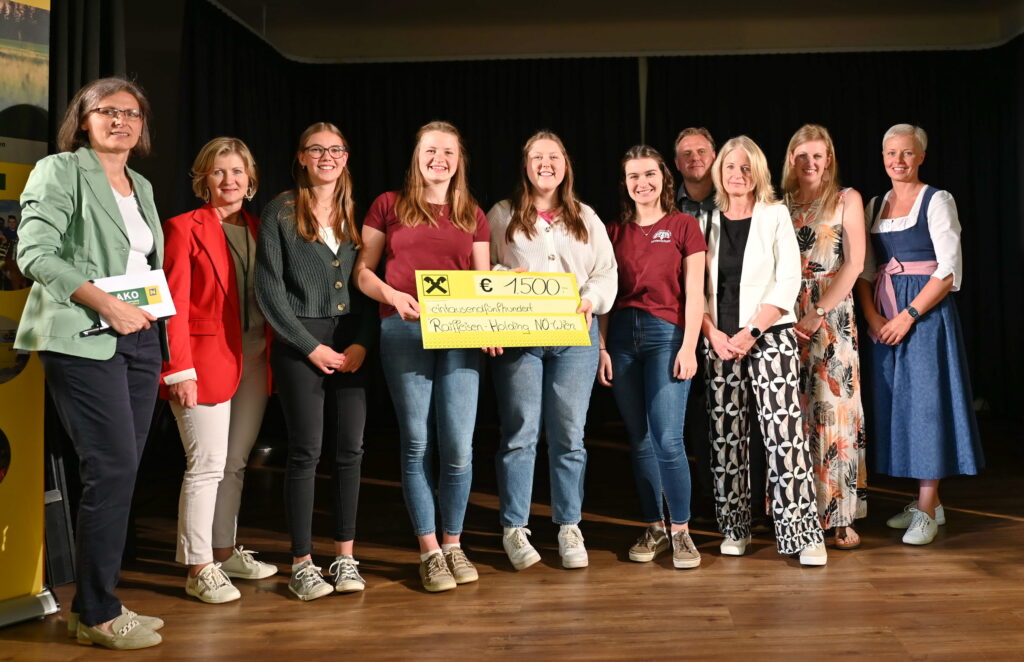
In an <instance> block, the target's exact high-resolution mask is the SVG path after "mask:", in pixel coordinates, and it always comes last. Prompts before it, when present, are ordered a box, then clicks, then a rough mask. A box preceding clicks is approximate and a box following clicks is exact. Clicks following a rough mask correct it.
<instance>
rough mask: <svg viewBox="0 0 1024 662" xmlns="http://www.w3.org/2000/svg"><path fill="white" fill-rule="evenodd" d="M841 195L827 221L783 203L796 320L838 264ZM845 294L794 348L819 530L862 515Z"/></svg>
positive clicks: (853, 342) (856, 390)
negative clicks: (792, 235) (798, 276)
mask: <svg viewBox="0 0 1024 662" xmlns="http://www.w3.org/2000/svg"><path fill="white" fill-rule="evenodd" d="M845 193H846V191H845V190H844V191H843V192H842V193H841V194H840V200H839V203H838V204H837V205H836V211H835V213H834V214H833V215H832V218H829V219H821V218H818V205H817V203H816V202H811V203H797V202H792V201H791V202H789V213H790V215H791V216H792V217H793V227H794V228H795V229H796V236H797V241H798V243H799V244H800V261H801V267H802V270H803V281H802V285H801V288H800V295H799V297H798V298H797V306H796V315H797V317H798V318H800V317H803V316H804V315H805V314H807V312H808V311H810V310H813V309H814V308H815V307H816V306H817V301H818V299H820V298H821V295H822V293H823V292H824V291H826V290H827V289H828V287H829V286H830V285H831V283H832V279H833V278H835V276H836V274H837V273H838V271H839V268H840V267H841V266H842V265H843V209H844V208H845ZM860 393H861V392H860V362H859V360H858V358H857V327H856V324H855V322H854V312H853V296H852V295H851V294H847V295H846V297H845V298H844V299H843V300H842V301H840V302H839V304H838V305H836V307H835V308H834V309H832V310H830V311H829V312H828V313H827V314H826V315H825V319H824V321H823V323H822V325H821V327H820V328H819V329H818V331H817V333H815V334H814V337H813V338H812V339H811V342H810V343H807V344H805V345H803V346H802V347H801V353H800V405H801V408H802V410H803V412H804V430H805V432H806V435H807V439H808V441H809V442H810V446H811V456H812V459H813V461H814V470H815V475H816V477H817V493H818V514H819V516H820V517H821V525H822V528H825V529H830V528H833V527H837V526H850V525H852V524H853V521H854V520H855V519H857V518H860V517H864V516H865V515H866V514H867V500H866V497H867V463H866V461H865V459H864V448H865V439H864V409H863V407H862V406H861V395H860Z"/></svg>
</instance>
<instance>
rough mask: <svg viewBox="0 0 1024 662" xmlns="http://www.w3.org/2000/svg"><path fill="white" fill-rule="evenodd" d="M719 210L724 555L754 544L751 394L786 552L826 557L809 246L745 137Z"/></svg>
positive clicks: (718, 166) (718, 401)
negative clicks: (816, 457)
mask: <svg viewBox="0 0 1024 662" xmlns="http://www.w3.org/2000/svg"><path fill="white" fill-rule="evenodd" d="M711 175H712V178H713V179H714V182H715V190H716V191H717V192H716V194H715V197H716V203H717V205H718V210H717V211H715V212H714V213H713V214H712V215H711V217H710V218H709V219H708V221H706V222H705V223H703V224H702V225H703V227H702V228H701V229H702V230H703V231H704V235H705V239H706V241H707V244H708V287H707V288H706V297H705V300H706V305H705V308H704V322H703V324H702V327H701V330H702V332H703V334H704V348H705V352H706V359H707V363H706V365H707V372H706V374H707V389H708V415H709V417H710V419H711V421H710V434H711V446H712V471H713V473H714V487H715V501H716V502H717V511H718V512H717V515H718V526H719V528H720V529H721V531H722V534H723V535H724V536H725V539H724V540H723V541H722V545H721V551H722V554H726V555H730V556H741V555H742V554H743V553H744V552H745V551H746V547H747V545H748V544H749V543H750V484H749V476H750V457H749V429H750V427H749V426H750V421H749V420H748V418H747V411H748V402H749V400H750V398H754V399H755V402H756V405H757V412H758V417H757V418H758V423H759V425H760V426H761V433H762V434H763V436H764V441H765V450H766V451H767V454H768V458H767V467H768V484H769V492H770V496H771V506H772V508H771V515H772V519H773V520H774V522H775V538H776V542H777V545H778V550H779V553H780V554H800V563H801V564H803V565H825V562H826V560H827V555H826V552H825V539H824V534H823V532H822V530H821V525H820V524H819V522H818V511H817V506H816V503H815V492H814V475H813V472H812V466H813V465H812V463H811V454H810V448H809V446H808V444H807V440H806V439H805V437H804V432H803V425H802V422H801V411H800V400H799V390H798V385H799V375H800V365H799V358H800V353H799V348H798V346H797V339H796V333H795V331H794V330H793V324H794V323H795V322H796V317H795V316H794V314H793V308H794V305H795V303H796V297H797V294H798V292H799V290H800V249H799V247H798V245H797V241H796V234H795V232H794V231H793V222H792V221H791V220H790V216H789V212H788V211H787V210H786V207H785V205H783V204H781V203H779V202H778V201H776V199H775V192H774V190H773V189H772V185H771V176H770V174H769V172H768V163H767V161H766V160H765V157H764V153H763V152H762V151H761V149H760V148H759V147H758V146H757V145H756V144H755V143H754V141H752V140H751V139H750V138H748V137H746V136H739V137H737V138H733V139H731V140H730V141H729V142H727V143H726V144H725V145H724V146H723V147H722V149H721V151H719V153H718V158H717V159H716V160H715V163H714V165H713V166H712V171H711Z"/></svg>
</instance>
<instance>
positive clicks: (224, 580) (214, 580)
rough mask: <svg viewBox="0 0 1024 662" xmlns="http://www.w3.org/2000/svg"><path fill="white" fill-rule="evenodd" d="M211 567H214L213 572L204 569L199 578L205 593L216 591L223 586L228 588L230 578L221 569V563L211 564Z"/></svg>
mask: <svg viewBox="0 0 1024 662" xmlns="http://www.w3.org/2000/svg"><path fill="white" fill-rule="evenodd" d="M210 565H212V566H213V570H205V569H204V571H203V572H200V573H199V575H198V576H197V579H198V580H199V583H200V584H202V585H203V591H216V590H217V589H219V588H221V587H222V586H227V585H228V584H230V583H231V580H230V579H228V576H227V575H226V574H224V571H223V570H221V569H220V564H219V563H211V564H210Z"/></svg>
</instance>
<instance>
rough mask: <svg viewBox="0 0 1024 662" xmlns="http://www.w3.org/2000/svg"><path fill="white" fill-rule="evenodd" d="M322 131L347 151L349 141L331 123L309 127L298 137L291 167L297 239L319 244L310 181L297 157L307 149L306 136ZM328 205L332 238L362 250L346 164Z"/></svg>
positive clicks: (349, 175) (350, 181) (350, 180)
mask: <svg viewBox="0 0 1024 662" xmlns="http://www.w3.org/2000/svg"><path fill="white" fill-rule="evenodd" d="M321 131H326V132H328V133H333V134H334V135H336V136H338V140H340V141H341V144H342V145H343V146H344V147H345V149H348V141H347V140H345V136H344V135H342V133H341V129H339V128H338V127H336V126H334V125H333V124H331V123H330V122H315V123H313V124H310V125H309V126H308V127H306V130H305V131H303V132H302V135H300V136H299V145H298V147H297V148H296V150H295V157H296V158H295V161H294V162H293V164H292V175H293V176H294V177H295V227H296V229H297V230H298V232H299V236H300V237H302V238H303V239H305V240H306V241H320V224H319V223H318V222H317V220H316V216H314V215H313V199H314V196H313V182H312V180H310V178H309V173H308V172H307V171H306V169H305V168H304V167H302V166H301V165H300V164H299V160H298V155H299V154H301V153H302V151H303V150H304V149H305V148H306V141H307V140H309V137H310V136H312V135H313V134H314V133H320V132H321ZM324 156H325V157H326V156H327V155H326V154H325V155H324ZM331 202H332V204H331V229H332V230H334V236H335V237H336V238H337V239H338V241H339V242H340V241H349V242H351V243H352V245H353V246H355V247H356V248H361V247H362V240H361V238H360V236H359V229H358V228H357V227H356V218H355V203H354V202H353V201H352V175H351V173H350V172H349V170H348V163H347V162H346V163H345V167H344V168H342V170H341V176H340V177H338V180H337V181H336V182H334V200H332V201H331Z"/></svg>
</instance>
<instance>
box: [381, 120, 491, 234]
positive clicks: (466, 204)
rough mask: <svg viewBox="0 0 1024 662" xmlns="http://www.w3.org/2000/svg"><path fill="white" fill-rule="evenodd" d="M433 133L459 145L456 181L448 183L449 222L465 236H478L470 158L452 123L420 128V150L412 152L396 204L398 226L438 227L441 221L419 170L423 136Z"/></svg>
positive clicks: (417, 137)
mask: <svg viewBox="0 0 1024 662" xmlns="http://www.w3.org/2000/svg"><path fill="white" fill-rule="evenodd" d="M431 131H439V132H441V133H447V134H449V135H452V136H455V139H456V140H457V141H458V144H459V166H458V167H457V168H456V169H455V175H454V176H453V177H452V181H451V182H449V183H448V192H447V194H446V195H447V203H448V206H449V208H450V209H451V211H450V212H449V220H450V221H451V223H452V225H454V226H455V227H457V228H459V229H460V230H462V231H464V232H476V210H477V209H478V207H479V205H477V203H476V199H475V198H474V197H473V194H472V193H470V192H469V183H468V181H469V180H468V177H467V174H466V171H467V170H468V169H469V156H468V155H467V154H466V148H465V146H464V145H463V144H462V136H461V135H460V134H459V130H458V129H456V128H455V125H454V124H450V123H448V122H438V121H434V122H429V123H427V124H424V125H423V126H421V127H420V129H419V131H417V132H416V146H415V147H414V148H413V150H412V160H411V162H410V164H409V170H407V171H406V173H405V186H404V187H402V190H401V191H399V193H398V200H397V201H396V202H395V216H396V217H397V218H398V222H399V223H401V224H402V225H404V226H406V227H410V228H412V227H416V226H418V225H429V226H431V227H436V226H437V218H436V214H435V213H434V210H433V209H431V208H430V203H428V202H427V184H426V181H424V179H423V173H421V172H420V167H419V150H420V142H421V141H422V140H423V136H425V135H426V134H428V133H430V132H431Z"/></svg>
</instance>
